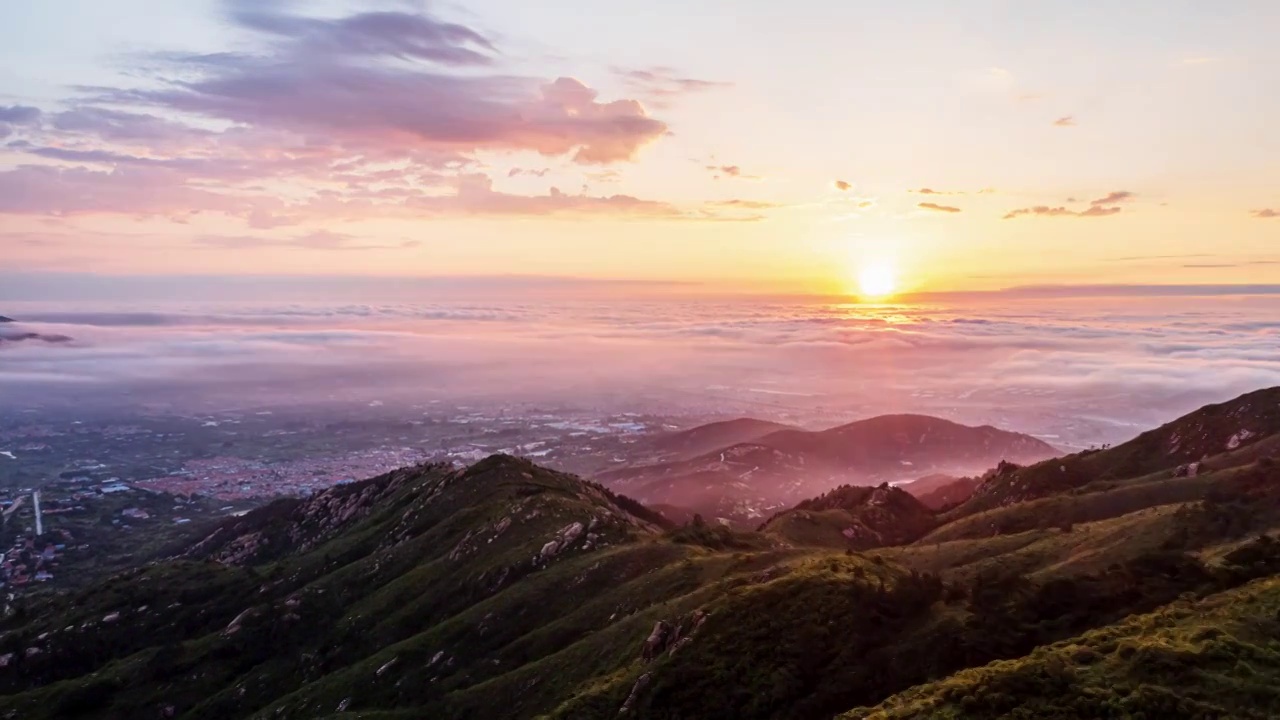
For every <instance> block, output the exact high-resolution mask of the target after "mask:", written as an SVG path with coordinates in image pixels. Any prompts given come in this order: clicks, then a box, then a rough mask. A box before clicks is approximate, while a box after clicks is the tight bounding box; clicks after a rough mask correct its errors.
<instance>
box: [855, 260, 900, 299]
mask: <svg viewBox="0 0 1280 720" xmlns="http://www.w3.org/2000/svg"><path fill="white" fill-rule="evenodd" d="M896 275H897V274H896V273H895V272H894V269H893V266H892V265H889V264H888V263H884V262H878V263H873V264H870V265H865V266H863V268H862V269H861V270H859V271H858V294H859V295H861V296H862V297H864V298H867V299H870V300H879V299H881V298H886V297H888V296H890V295H892V294H893V292H894V290H896V289H897V287H898V279H897V276H896Z"/></svg>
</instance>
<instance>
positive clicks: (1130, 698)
mask: <svg viewBox="0 0 1280 720" xmlns="http://www.w3.org/2000/svg"><path fill="white" fill-rule="evenodd" d="M1277 636H1280V579H1276V578H1267V579H1266V580H1262V581H1259V582H1257V583H1254V584H1251V585H1248V586H1246V587H1243V588H1240V589H1238V590H1233V591H1230V592H1224V593H1221V594H1218V595H1214V596H1212V597H1209V598H1207V599H1205V600H1202V601H1199V602H1191V601H1187V600H1180V601H1177V602H1174V603H1171V604H1170V605H1168V606H1166V607H1165V608H1163V609H1161V610H1158V611H1156V612H1153V613H1150V614H1146V615H1139V616H1135V617H1132V618H1129V619H1127V620H1125V621H1124V622H1122V623H1119V624H1117V625H1113V626H1111V627H1107V628H1104V629H1100V630H1096V631H1093V632H1090V633H1086V634H1084V635H1082V636H1080V637H1078V638H1074V639H1071V640H1068V641H1064V642H1060V643H1056V644H1053V645H1050V646H1047V647H1043V648H1039V649H1037V650H1035V651H1034V652H1032V653H1031V654H1029V655H1028V656H1026V657H1024V658H1021V659H1018V660H1010V661H1005V662H998V663H993V664H991V665H987V666H985V667H981V668H977V669H974V670H967V671H964V672H961V673H959V674H957V675H955V676H953V677H950V678H947V679H945V680H942V681H939V682H935V683H930V684H927V685H923V686H921V687H918V688H914V689H912V690H910V691H907V692H905V693H902V694H900V695H896V696H894V697H891V698H889V699H888V700H886V701H885V702H884V703H882V704H880V705H879V706H877V707H875V708H859V709H856V710H853V711H850V712H848V713H847V714H845V715H842V716H841V718H842V720H895V719H899V718H901V719H904V720H905V719H906V718H926V717H927V718H938V719H939V720H945V719H947V718H955V719H959V718H965V719H966V720H968V719H975V720H976V719H979V718H1047V719H1051V720H1075V719H1078V720H1094V719H1095V718H1146V719H1155V718H1240V719H1241V720H1247V719H1252V718H1257V719H1258V720H1262V719H1263V718H1273V717H1276V716H1277V714H1280V650H1278V649H1277V647H1276V641H1275V638H1276V637H1277Z"/></svg>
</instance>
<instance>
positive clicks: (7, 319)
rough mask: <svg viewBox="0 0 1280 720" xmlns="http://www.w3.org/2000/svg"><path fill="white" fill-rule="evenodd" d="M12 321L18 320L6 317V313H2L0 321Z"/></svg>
mask: <svg viewBox="0 0 1280 720" xmlns="http://www.w3.org/2000/svg"><path fill="white" fill-rule="evenodd" d="M11 322H17V321H16V320H14V319H13V318H11V317H5V316H4V315H0V323H11Z"/></svg>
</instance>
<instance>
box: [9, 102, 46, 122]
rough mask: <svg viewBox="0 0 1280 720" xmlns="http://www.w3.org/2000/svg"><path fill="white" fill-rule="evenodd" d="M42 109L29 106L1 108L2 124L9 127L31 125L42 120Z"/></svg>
mask: <svg viewBox="0 0 1280 720" xmlns="http://www.w3.org/2000/svg"><path fill="white" fill-rule="evenodd" d="M41 114H42V113H41V111H40V108H37V107H31V106H28V105H9V106H8V107H5V106H0V123H6V124H9V125H31V124H33V123H35V122H36V121H37V120H39V119H40V116H41Z"/></svg>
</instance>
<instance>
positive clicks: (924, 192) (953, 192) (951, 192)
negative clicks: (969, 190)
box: [907, 187, 965, 195]
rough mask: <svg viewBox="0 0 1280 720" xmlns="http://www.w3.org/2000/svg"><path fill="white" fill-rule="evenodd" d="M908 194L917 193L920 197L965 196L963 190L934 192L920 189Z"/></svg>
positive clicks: (931, 189)
mask: <svg viewBox="0 0 1280 720" xmlns="http://www.w3.org/2000/svg"><path fill="white" fill-rule="evenodd" d="M907 192H913V193H917V194H919V195H964V194H965V192H964V191H963V190H934V189H933V188H927V187H925V188H920V189H919V190H908V191H907Z"/></svg>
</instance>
